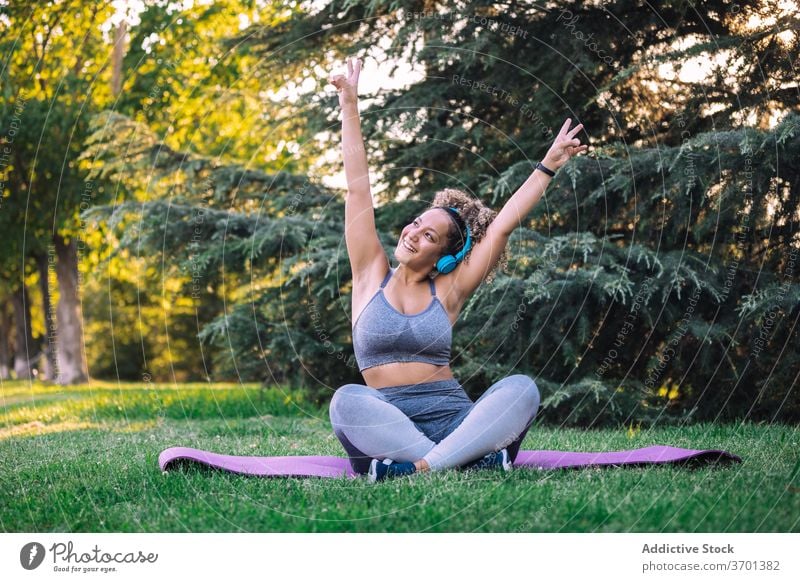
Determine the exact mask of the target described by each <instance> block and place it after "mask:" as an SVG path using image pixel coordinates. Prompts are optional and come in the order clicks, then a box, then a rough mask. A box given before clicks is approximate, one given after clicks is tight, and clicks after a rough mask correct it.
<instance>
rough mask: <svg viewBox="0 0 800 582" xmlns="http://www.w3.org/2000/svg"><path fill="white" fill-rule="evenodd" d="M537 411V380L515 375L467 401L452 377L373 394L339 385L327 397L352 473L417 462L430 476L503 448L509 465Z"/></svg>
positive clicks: (371, 390) (369, 390)
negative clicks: (375, 464) (374, 464)
mask: <svg viewBox="0 0 800 582" xmlns="http://www.w3.org/2000/svg"><path fill="white" fill-rule="evenodd" d="M538 410H539V389H538V388H537V387H536V383H535V382H534V381H533V380H532V379H531V378H529V377H528V376H525V375H522V374H515V375H513V376H508V377H506V378H503V379H502V380H499V381H498V382H495V383H494V384H492V386H491V387H490V388H489V389H488V390H487V391H486V392H484V393H483V395H481V397H480V398H479V399H478V400H477V401H476V402H474V403H473V402H472V400H470V398H469V396H467V393H466V392H465V391H464V389H463V388H462V387H461V385H460V384H459V382H458V381H457V380H455V379H451V380H439V381H435V382H425V383H422V384H404V385H401V386H390V387H387V388H380V389H376V388H370V387H368V386H364V385H363V384H345V385H344V386H342V387H341V388H339V389H338V390H337V391H336V392H335V393H334V395H333V398H332V399H331V403H330V418H331V424H332V425H333V432H334V434H335V435H336V437H337V438H338V439H339V442H341V443H342V446H343V447H344V449H345V451H346V452H347V454H348V456H349V458H350V463H351V465H352V466H353V470H354V471H355V472H356V473H360V474H364V473H366V472H367V471H368V470H369V464H370V462H371V460H372V459H379V460H383V459H386V458H390V459H393V460H395V461H401V462H413V461H417V460H419V459H424V460H425V461H427V463H428V465H429V466H430V468H431V470H432V471H436V470H440V469H446V468H450V467H459V466H462V465H464V464H466V463H469V462H470V461H473V460H476V459H480V458H481V457H483V456H484V455H486V454H487V453H490V452H492V451H499V450H500V449H502V448H506V449H507V450H508V453H509V456H510V458H511V461H512V462H513V460H514V459H515V458H516V456H517V453H518V452H519V447H520V444H521V443H522V440H523V439H524V438H525V434H526V433H527V432H528V429H529V428H530V426H531V424H532V423H533V420H534V419H535V418H536V413H537V412H538Z"/></svg>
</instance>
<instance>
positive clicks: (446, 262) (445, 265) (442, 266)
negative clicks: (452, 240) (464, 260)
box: [436, 255, 458, 275]
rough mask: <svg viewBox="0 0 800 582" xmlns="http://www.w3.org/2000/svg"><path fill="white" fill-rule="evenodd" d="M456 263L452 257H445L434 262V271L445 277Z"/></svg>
mask: <svg viewBox="0 0 800 582" xmlns="http://www.w3.org/2000/svg"><path fill="white" fill-rule="evenodd" d="M457 264H458V261H457V260H456V258H455V257H454V256H453V255H445V256H444V257H442V258H441V259H439V260H438V261H436V270H437V271H439V272H440V273H442V274H443V275H446V274H447V273H449V272H450V271H452V270H453V269H455V268H456V265H457Z"/></svg>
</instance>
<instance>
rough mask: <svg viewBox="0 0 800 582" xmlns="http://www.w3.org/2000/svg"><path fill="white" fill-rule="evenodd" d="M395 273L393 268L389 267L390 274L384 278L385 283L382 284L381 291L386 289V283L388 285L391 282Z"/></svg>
mask: <svg viewBox="0 0 800 582" xmlns="http://www.w3.org/2000/svg"><path fill="white" fill-rule="evenodd" d="M393 273H394V271H392V268H391V267H389V272H388V273H386V276H385V277H384V278H383V283H381V289H383V288H384V287H386V283H388V282H389V279H390V278H391V276H392V274H393Z"/></svg>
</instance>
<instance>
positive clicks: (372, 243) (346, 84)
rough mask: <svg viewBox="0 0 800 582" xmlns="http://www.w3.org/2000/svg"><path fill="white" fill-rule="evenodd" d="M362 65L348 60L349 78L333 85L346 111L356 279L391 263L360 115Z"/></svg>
mask: <svg viewBox="0 0 800 582" xmlns="http://www.w3.org/2000/svg"><path fill="white" fill-rule="evenodd" d="M360 73H361V61H360V60H356V61H355V63H353V62H352V60H351V59H347V77H345V76H344V75H334V76H332V77H331V79H330V82H331V84H332V85H334V86H335V87H336V89H337V90H338V91H339V105H340V106H341V108H342V157H343V158H344V173H345V177H346V178H347V198H346V199H345V211H344V233H345V242H346V243H347V254H348V256H349V257H350V267H351V268H352V271H353V279H354V280H357V279H359V278H361V276H362V275H368V274H369V271H371V270H372V269H373V268H375V269H381V268H384V267H385V263H387V259H386V253H385V252H384V250H383V246H381V243H380V240H379V239H378V233H377V232H376V230H375V210H374V207H373V205H372V192H371V191H370V187H369V167H368V165H367V151H366V149H365V148H364V138H363V136H362V135H361V119H360V118H359V115H358V77H359V74H360Z"/></svg>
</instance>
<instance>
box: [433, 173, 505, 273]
mask: <svg viewBox="0 0 800 582" xmlns="http://www.w3.org/2000/svg"><path fill="white" fill-rule="evenodd" d="M441 206H451V207H453V208H455V209H456V210H458V214H459V216H460V217H461V218H462V220H463V222H466V224H467V226H469V232H470V236H471V237H472V243H473V246H472V247H471V248H470V250H469V251H467V254H466V255H465V256H464V260H463V262H465V263H469V257H470V255H471V254H472V249H474V248H475V247H474V245H475V244H477V243H480V242H481V240H483V238H484V236H486V230H487V229H488V228H489V225H490V224H491V223H492V221H493V220H494V219H495V217H496V216H497V212H495V211H494V210H492V209H491V208H489V207H488V206H486V205H485V204H484V203H483V202H481V201H480V200H478V199H477V198H473V197H471V196H470V195H469V194H467V193H466V192H464V191H463V190H458V189H457V188H445V189H443V190H439V191H438V192H436V194H435V195H434V197H433V202H432V203H431V205H430V206H429V208H428V210H430V209H432V208H436V207H441ZM465 239H466V231H464V232H462V231H461V229H460V228H458V227H457V226H456V222H453V221H451V225H450V231H449V232H448V237H447V242H446V243H445V253H446V254H451V255H454V254H455V253H457V252H458V251H459V250H460V249H461V248H462V246H463V245H464V242H465ZM498 267H501V268H502V270H503V271H505V270H506V269H508V254H507V252H506V249H503V252H502V254H501V255H500V258H499V259H498V261H497V263H495V264H494V265H493V266H492V268H491V270H490V271H489V273H488V274H487V275H486V279H485V280H484V282H485V283H487V284H491V283H492V282H493V281H494V277H495V274H496V272H497V269H498ZM456 268H458V267H456ZM436 275H438V271H437V270H436V268H434V269H433V270H432V271H431V272H430V274H429V276H430V277H435V276H436Z"/></svg>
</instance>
